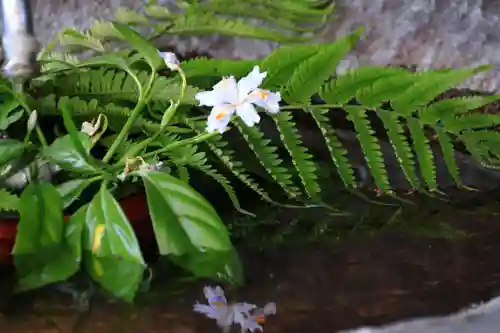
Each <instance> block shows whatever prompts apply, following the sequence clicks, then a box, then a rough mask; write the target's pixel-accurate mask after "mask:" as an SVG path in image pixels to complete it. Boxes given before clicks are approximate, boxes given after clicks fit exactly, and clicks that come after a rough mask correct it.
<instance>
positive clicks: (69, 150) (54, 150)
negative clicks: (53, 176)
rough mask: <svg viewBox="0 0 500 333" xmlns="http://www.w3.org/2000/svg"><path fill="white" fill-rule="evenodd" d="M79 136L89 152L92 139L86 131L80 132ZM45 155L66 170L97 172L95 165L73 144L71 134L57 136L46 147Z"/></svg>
mask: <svg viewBox="0 0 500 333" xmlns="http://www.w3.org/2000/svg"><path fill="white" fill-rule="evenodd" d="M78 138H79V139H80V140H81V141H80V142H81V144H82V145H83V147H84V149H85V151H86V152H87V153H88V152H90V149H91V148H92V139H91V138H90V137H89V136H88V135H87V134H85V133H82V132H79V133H78ZM43 154H44V156H45V157H46V158H47V159H49V160H50V161H51V162H53V163H55V164H57V165H59V166H60V167H62V168H63V169H65V170H71V171H76V172H96V169H95V168H94V166H92V165H90V164H89V163H88V162H87V159H86V158H85V157H84V156H82V155H81V154H80V153H79V152H78V151H77V150H76V148H75V146H74V145H73V141H72V140H71V137H70V135H69V134H67V135H65V136H62V137H59V138H57V139H56V140H55V141H54V142H53V143H52V144H51V145H50V146H48V147H47V148H45V149H44V151H43Z"/></svg>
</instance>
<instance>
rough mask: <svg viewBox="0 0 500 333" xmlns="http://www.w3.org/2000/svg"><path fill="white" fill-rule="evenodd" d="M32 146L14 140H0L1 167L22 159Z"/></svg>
mask: <svg viewBox="0 0 500 333" xmlns="http://www.w3.org/2000/svg"><path fill="white" fill-rule="evenodd" d="M29 146H30V145H29V144H27V143H24V142H22V141H17V140H14V139H1V140H0V166H3V165H4V164H6V163H8V162H11V161H12V160H14V159H17V158H20V157H21V156H22V155H23V153H24V152H25V151H26V149H27V148H28V147H29Z"/></svg>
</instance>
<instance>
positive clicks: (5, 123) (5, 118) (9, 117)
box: [0, 95, 23, 131]
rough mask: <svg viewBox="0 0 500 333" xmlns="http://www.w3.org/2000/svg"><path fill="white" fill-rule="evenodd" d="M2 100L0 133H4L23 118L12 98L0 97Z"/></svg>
mask: <svg viewBox="0 0 500 333" xmlns="http://www.w3.org/2000/svg"><path fill="white" fill-rule="evenodd" d="M2 99H3V100H2V103H1V104H0V131H5V130H6V129H7V128H8V127H9V126H10V125H11V124H13V123H15V122H16V121H18V120H19V119H20V118H21V117H22V116H23V110H22V109H21V108H20V104H19V101H18V100H17V99H16V98H14V96H12V95H10V96H2Z"/></svg>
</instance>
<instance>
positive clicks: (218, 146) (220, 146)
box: [185, 120, 275, 204]
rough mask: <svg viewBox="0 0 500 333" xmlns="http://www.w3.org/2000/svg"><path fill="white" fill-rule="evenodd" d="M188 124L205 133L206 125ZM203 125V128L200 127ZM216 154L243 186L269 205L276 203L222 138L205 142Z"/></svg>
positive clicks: (187, 122) (189, 122)
mask: <svg viewBox="0 0 500 333" xmlns="http://www.w3.org/2000/svg"><path fill="white" fill-rule="evenodd" d="M185 122H186V124H187V125H188V126H189V127H191V128H192V129H193V130H194V131H196V133H198V134H201V133H203V132H204V130H205V128H204V124H197V123H196V122H194V121H190V120H186V121H185ZM200 125H201V126H200ZM204 143H205V144H206V145H207V146H208V147H209V149H210V151H212V153H214V155H215V156H217V157H218V158H219V160H220V161H221V162H222V163H223V164H224V166H225V167H226V168H227V169H228V170H229V171H231V173H232V174H233V175H234V176H235V177H236V178H238V179H239V180H240V181H241V182H242V183H243V184H245V185H246V186H248V188H250V189H251V190H253V191H254V192H255V193H257V194H258V195H259V196H260V197H261V198H262V199H263V200H265V201H267V202H269V203H273V204H274V203H275V202H274V201H273V200H272V199H271V198H270V196H269V194H268V193H267V192H266V191H264V190H263V189H262V188H261V187H260V186H259V184H258V183H257V182H256V181H255V180H253V179H252V178H251V177H250V176H249V175H248V172H247V170H246V168H245V167H244V166H243V163H241V162H240V161H238V160H236V159H235V158H234V151H232V150H231V149H229V148H227V142H225V141H224V140H222V138H215V137H212V138H209V139H208V140H206V141H205V142H204Z"/></svg>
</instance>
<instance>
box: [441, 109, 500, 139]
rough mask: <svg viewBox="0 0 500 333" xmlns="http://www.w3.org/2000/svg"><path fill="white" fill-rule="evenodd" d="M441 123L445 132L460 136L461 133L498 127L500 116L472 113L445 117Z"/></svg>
mask: <svg viewBox="0 0 500 333" xmlns="http://www.w3.org/2000/svg"><path fill="white" fill-rule="evenodd" d="M442 122H443V127H444V128H446V130H447V131H449V132H453V133H456V134H460V133H461V132H463V131H469V130H478V129H484V128H490V129H491V128H494V127H496V126H498V125H500V115H496V114H479V113H473V114H465V115H461V116H457V117H453V118H452V117H446V118H444V119H443V121H442Z"/></svg>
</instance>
